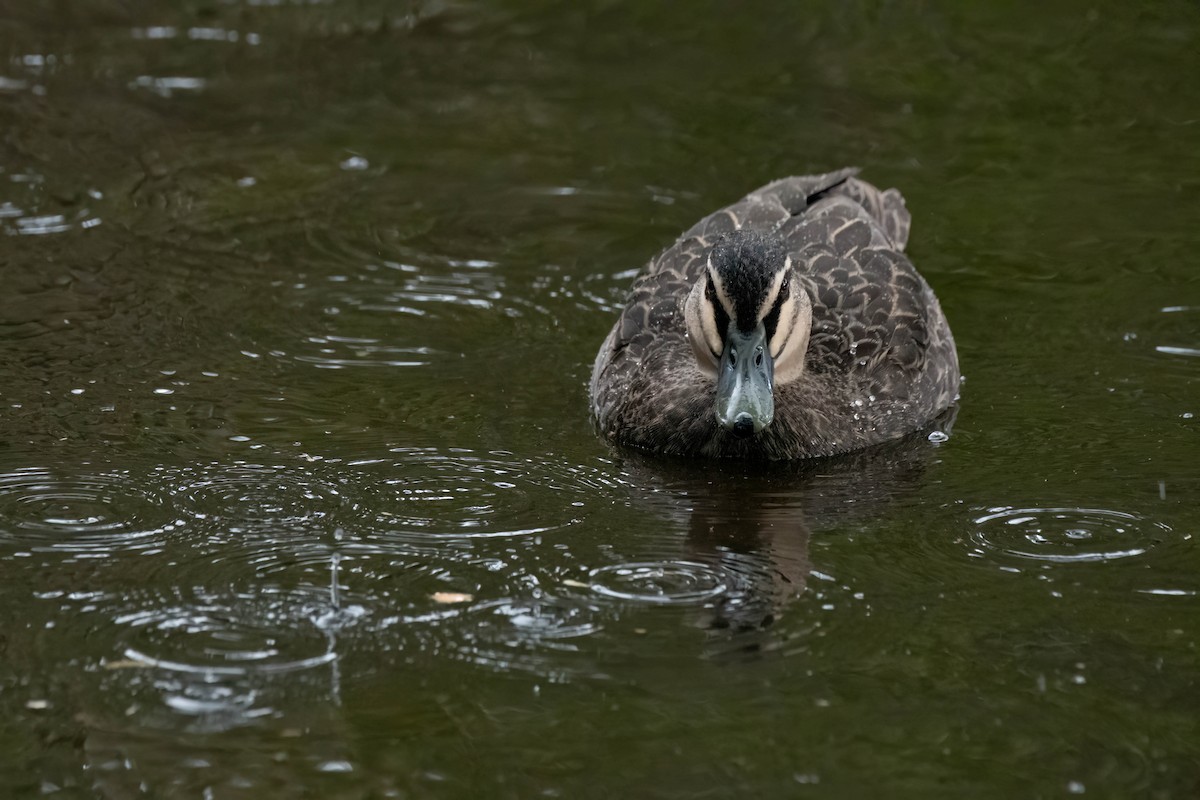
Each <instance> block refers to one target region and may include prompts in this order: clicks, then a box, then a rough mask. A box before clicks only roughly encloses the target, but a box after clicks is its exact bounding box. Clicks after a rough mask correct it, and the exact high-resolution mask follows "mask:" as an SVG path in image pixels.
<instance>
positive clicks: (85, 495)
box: [0, 468, 185, 557]
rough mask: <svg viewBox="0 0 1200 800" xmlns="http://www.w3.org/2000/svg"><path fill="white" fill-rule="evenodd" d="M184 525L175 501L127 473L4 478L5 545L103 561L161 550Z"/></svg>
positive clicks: (0, 509)
mask: <svg viewBox="0 0 1200 800" xmlns="http://www.w3.org/2000/svg"><path fill="white" fill-rule="evenodd" d="M184 524H185V519H184V518H183V517H182V516H181V515H180V514H179V512H178V511H177V510H176V508H175V505H174V503H173V502H172V500H171V498H169V497H167V496H164V495H162V494H159V493H157V492H156V491H155V490H154V489H152V488H149V487H147V486H145V485H143V484H142V483H141V482H139V481H138V480H136V479H134V478H133V477H131V475H130V474H129V473H127V472H110V473H97V474H91V475H78V476H68V475H61V474H58V473H55V472H52V471H50V470H46V469H41V468H31V469H22V470H17V471H15V472H10V473H7V474H4V475H0V542H4V541H7V542H11V543H14V544H17V545H21V546H28V547H32V548H33V549H34V550H35V551H40V552H66V553H74V554H80V555H91V556H93V557H100V556H105V555H111V554H114V553H116V552H119V551H133V550H139V551H144V550H148V549H151V548H158V547H161V546H163V544H164V543H165V541H166V539H167V536H168V534H170V533H172V532H174V531H176V530H178V529H179V528H181V527H183V526H184Z"/></svg>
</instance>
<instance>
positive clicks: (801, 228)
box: [591, 169, 959, 459]
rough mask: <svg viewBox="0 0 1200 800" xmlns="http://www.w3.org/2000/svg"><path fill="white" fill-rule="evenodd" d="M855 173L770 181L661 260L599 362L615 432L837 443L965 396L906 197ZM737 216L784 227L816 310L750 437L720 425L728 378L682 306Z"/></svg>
mask: <svg viewBox="0 0 1200 800" xmlns="http://www.w3.org/2000/svg"><path fill="white" fill-rule="evenodd" d="M856 173H857V170H855V169H843V170H839V171H837V172H831V173H827V174H825V175H809V176H801V177H793V178H784V179H782V180H778V181H775V182H773V183H769V184H767V185H766V186H763V187H762V188H760V189H758V190H756V191H754V192H751V193H750V194H749V195H747V196H746V197H744V198H742V199H741V200H739V201H738V202H737V203H734V204H733V205H731V206H729V207H727V208H723V209H721V210H719V211H716V212H714V213H712V214H709V215H708V216H707V217H705V218H704V219H702V220H700V221H699V222H697V223H696V224H695V225H693V226H692V227H691V228H690V229H689V230H688V231H687V232H686V233H684V234H683V236H681V237H680V238H679V240H678V241H676V242H675V244H674V245H672V246H671V247H669V248H667V249H666V250H664V251H663V252H662V253H661V254H659V255H658V256H657V257H656V258H654V259H653V260H652V261H651V262H650V263H649V265H648V266H647V268H646V271H645V272H644V273H643V274H642V275H641V276H640V277H639V278H638V279H637V280H636V281H635V282H634V285H633V288H632V290H631V292H630V295H629V300H628V302H627V303H626V306H625V309H624V310H623V311H622V312H621V316H620V318H619V319H618V320H617V323H616V324H615V325H614V326H613V329H612V332H611V333H610V334H609V336H608V338H607V339H606V340H605V342H604V344H603V345H602V346H601V348H600V352H599V354H598V355H597V357H596V363H595V367H594V369H593V372H592V381H591V398H592V410H593V413H594V415H595V418H596V421H597V424H598V426H599V428H600V431H601V432H602V433H603V434H604V436H605V437H606V438H608V439H609V440H610V441H612V442H614V443H616V444H621V445H628V446H633V447H639V448H643V449H646V450H651V451H656V452H661V453H670V454H680V455H694V456H726V457H741V458H766V459H794V458H808V457H814V456H827V455H834V454H836V453H843V452H849V451H852V450H857V449H860V448H862V447H867V446H870V445H872V444H877V443H879V442H883V441H887V440H889V439H894V438H896V437H899V436H903V435H904V434H906V433H910V432H912V431H913V430H916V429H918V428H920V427H922V426H924V425H925V424H927V423H928V422H930V421H931V420H932V419H933V418H934V417H936V416H937V415H938V414H940V413H941V412H942V411H944V410H945V409H946V408H948V407H949V406H950V405H951V404H952V403H953V402H954V401H955V400H956V398H957V393H958V385H959V370H958V357H957V354H956V352H955V347H954V339H953V337H952V336H951V334H950V328H949V325H948V324H947V322H946V319H945V316H944V315H943V314H942V310H941V307H940V306H939V305H938V301H937V298H936V297H935V296H934V294H933V291H932V290H931V289H930V288H929V286H928V284H926V283H925V281H924V279H923V278H922V277H921V276H920V274H919V273H918V272H917V271H916V269H915V268H914V267H913V265H912V263H911V262H910V261H909V260H908V258H907V256H905V255H904V247H905V245H906V244H907V242H908V234H909V227H910V217H909V214H908V211H907V209H906V208H905V206H904V198H903V197H902V196H901V195H900V193H899V192H898V191H896V190H895V189H888V190H887V191H883V192H881V191H879V190H878V189H876V188H875V187H874V186H872V185H871V184H869V183H866V182H865V181H862V180H859V179H858V178H856V177H854V176H855V174H856ZM736 229H751V230H761V231H772V232H774V233H776V234H777V235H779V236H780V237H781V238H782V239H783V241H784V243H785V245H786V246H787V249H788V252H789V253H790V255H791V257H792V260H793V263H794V265H795V266H796V268H797V270H798V273H799V279H798V282H799V284H800V285H801V287H802V288H803V290H804V291H806V292H807V293H808V296H809V298H810V299H811V301H812V312H813V313H812V331H811V336H810V339H809V345H808V352H807V356H806V360H805V371H804V374H803V375H802V376H801V377H800V378H799V379H798V380H796V381H794V382H792V383H789V384H787V385H785V386H777V387H776V390H775V420H774V422H772V423H771V424H770V425H769V426H768V427H767V428H765V429H764V430H763V431H762V432H761V433H759V434H758V435H756V436H754V437H752V438H749V439H739V438H736V437H734V436H733V435H732V434H731V433H729V432H727V431H725V430H724V429H723V428H721V427H720V426H719V425H718V424H717V420H716V415H715V411H714V408H713V405H714V392H715V384H714V382H713V380H712V379H711V378H709V377H707V376H705V375H704V374H703V373H702V372H701V371H700V369H699V366H698V365H697V363H696V359H695V356H694V355H693V352H692V348H691V345H690V344H689V343H688V341H687V334H686V326H685V323H684V315H683V302H684V300H685V298H686V297H687V294H688V292H689V291H690V290H691V288H692V285H693V283H694V282H695V281H696V280H697V279H698V278H699V277H700V276H701V275H702V274H703V272H704V264H705V260H706V258H707V254H708V250H709V248H710V247H711V245H712V244H713V242H714V240H715V239H716V238H717V237H718V236H720V235H721V234H722V233H726V232H728V231H731V230H736Z"/></svg>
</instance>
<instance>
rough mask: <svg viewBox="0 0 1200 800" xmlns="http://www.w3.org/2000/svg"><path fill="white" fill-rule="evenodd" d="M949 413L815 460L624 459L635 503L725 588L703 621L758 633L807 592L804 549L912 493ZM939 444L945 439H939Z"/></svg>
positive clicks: (635, 456) (944, 429) (932, 455)
mask: <svg viewBox="0 0 1200 800" xmlns="http://www.w3.org/2000/svg"><path fill="white" fill-rule="evenodd" d="M953 417H954V415H953V413H950V414H947V415H945V416H944V417H942V418H941V419H939V420H938V421H937V422H936V423H935V426H933V427H931V428H927V429H925V430H923V431H921V432H919V433H916V434H913V435H911V436H909V437H906V438H904V439H901V440H898V441H896V442H894V443H891V444H889V445H886V446H882V447H877V448H872V449H871V450H868V451H863V452H858V453H852V454H848V455H845V456H840V457H837V458H832V459H822V460H819V461H804V462H795V463H791V462H787V463H774V462H767V463H753V462H738V461H694V460H689V461H683V460H663V459H661V458H651V457H649V456H644V455H641V454H625V455H624V457H623V462H622V466H623V467H624V469H625V471H626V472H627V474H628V477H629V479H630V483H631V484H633V485H635V486H637V487H639V489H640V492H639V494H640V497H639V500H638V502H640V503H641V504H643V505H644V506H649V507H651V508H654V509H656V510H657V511H658V513H660V514H662V515H663V516H665V517H667V518H668V519H670V520H672V521H673V522H675V523H677V524H679V525H680V526H681V527H683V528H685V529H686V530H687V540H686V554H687V557H688V559H689V560H694V561H698V562H703V563H706V564H711V565H713V566H715V567H716V568H717V569H719V570H720V572H721V573H722V575H723V577H724V579H725V583H726V588H727V590H726V591H725V592H724V593H723V594H721V595H720V596H719V597H717V598H716V599H714V600H713V601H712V603H711V604H710V605H709V606H707V607H706V608H705V614H704V618H703V619H702V620H700V621H699V623H700V624H701V625H703V626H704V627H707V628H710V629H713V630H723V629H730V630H733V631H749V630H761V629H763V628H766V627H768V626H770V625H771V624H772V623H773V622H774V621H775V620H776V619H777V618H778V617H779V615H780V614H781V613H782V612H783V610H784V609H785V607H786V606H787V605H788V603H789V602H790V601H791V600H792V599H794V598H795V597H797V596H799V595H801V594H803V593H804V590H805V587H806V585H807V583H808V581H809V579H810V577H811V575H812V572H813V564H812V560H811V557H810V555H809V543H810V540H811V538H812V536H813V535H814V533H820V532H821V531H823V530H828V529H831V528H834V527H836V526H837V525H839V524H843V523H845V522H861V521H863V520H870V519H872V518H876V517H879V516H881V515H883V514H885V513H886V512H887V508H888V506H889V504H890V503H891V502H892V501H893V500H894V499H895V498H896V497H898V496H901V495H904V494H906V493H909V492H911V491H914V490H915V489H916V488H917V487H918V486H919V485H920V483H921V482H922V479H923V476H924V474H925V471H926V468H927V467H928V465H929V464H930V463H931V462H932V461H933V460H934V459H935V458H936V449H937V448H936V446H935V445H933V444H931V443H930V441H929V436H930V433H931V432H933V431H937V432H938V433H939V434H945V433H948V432H949V430H950V427H951V425H952V423H953ZM934 438H935V439H942V438H944V437H943V436H935V437H934Z"/></svg>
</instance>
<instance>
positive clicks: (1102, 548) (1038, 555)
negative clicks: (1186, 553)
mask: <svg viewBox="0 0 1200 800" xmlns="http://www.w3.org/2000/svg"><path fill="white" fill-rule="evenodd" d="M974 522H975V525H976V526H977V527H976V528H975V529H974V530H973V531H972V532H971V535H970V537H969V540H970V547H971V555H972V556H975V557H977V558H990V559H998V560H1000V561H1002V562H1006V563H1009V564H1012V565H1026V564H1029V563H1030V562H1033V563H1035V564H1037V563H1040V564H1042V565H1054V564H1079V563H1094V562H1103V561H1116V560H1121V559H1129V558H1138V557H1140V556H1144V555H1145V554H1146V553H1148V552H1149V551H1150V550H1151V549H1152V548H1154V547H1155V546H1157V545H1158V544H1159V543H1160V542H1161V541H1162V540H1163V538H1164V537H1165V536H1166V535H1168V534H1169V533H1170V532H1171V529H1170V528H1169V527H1168V526H1167V525H1164V524H1163V523H1160V522H1152V521H1149V520H1147V519H1145V518H1143V517H1140V516H1138V515H1136V514H1130V513H1126V512H1124V511H1113V510H1110V509H1103V508H1012V507H1007V506H1001V507H997V508H991V509H988V513H986V514H984V515H983V516H980V517H977V518H976V519H975V520H974Z"/></svg>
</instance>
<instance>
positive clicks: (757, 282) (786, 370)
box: [684, 230, 812, 438]
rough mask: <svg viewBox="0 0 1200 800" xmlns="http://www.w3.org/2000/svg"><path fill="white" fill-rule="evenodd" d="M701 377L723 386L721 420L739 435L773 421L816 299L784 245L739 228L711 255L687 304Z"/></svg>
mask: <svg viewBox="0 0 1200 800" xmlns="http://www.w3.org/2000/svg"><path fill="white" fill-rule="evenodd" d="M684 317H685V319H686V321H687V330H688V338H689V339H690V341H691V343H692V350H693V351H694V352H695V355H696V362H697V363H698V365H699V367H700V370H701V372H703V373H704V374H705V375H707V376H708V377H710V378H712V379H713V380H715V381H716V383H717V392H716V414H717V421H718V422H719V423H720V425H721V426H722V427H723V428H725V429H726V430H729V431H732V432H733V433H734V434H735V435H736V436H739V437H743V438H745V437H750V436H753V435H755V434H757V433H759V432H760V431H762V430H763V429H764V428H766V427H767V426H768V425H770V424H771V422H772V420H774V418H775V388H776V387H777V386H782V385H784V384H786V383H789V382H791V381H794V380H796V379H797V378H799V377H800V375H801V374H802V373H803V371H804V356H805V352H806V351H807V349H808V337H809V332H810V330H811V328H812V301H811V300H809V297H808V293H807V292H806V291H805V290H804V288H803V286H802V285H801V284H800V281H799V280H798V275H797V274H796V270H795V269H794V268H793V266H792V259H791V256H789V255H788V252H787V248H786V247H785V246H784V243H783V240H782V239H780V238H779V237H778V236H776V235H775V234H772V233H762V232H759V231H750V230H739V231H734V232H732V233H728V234H725V235H723V236H722V237H721V238H719V239H718V240H717V241H716V242H715V243H714V244H713V246H712V248H711V249H710V250H709V253H708V261H707V264H706V266H705V270H704V273H703V274H702V275H701V276H700V278H699V279H698V280H697V281H696V285H695V286H693V287H692V291H691V292H690V293H689V294H688V297H687V300H686V302H685V304H684Z"/></svg>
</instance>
